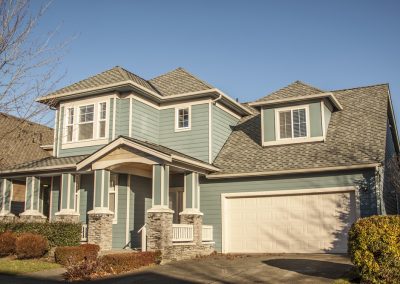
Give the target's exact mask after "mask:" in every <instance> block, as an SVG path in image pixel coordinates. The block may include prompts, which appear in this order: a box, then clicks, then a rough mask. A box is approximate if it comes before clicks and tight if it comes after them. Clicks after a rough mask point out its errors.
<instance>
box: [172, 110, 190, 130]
mask: <svg viewBox="0 0 400 284" xmlns="http://www.w3.org/2000/svg"><path fill="white" fill-rule="evenodd" d="M190 126H191V125H190V107H184V108H177V109H176V111H175V129H176V130H177V131H182V130H189V129H190Z"/></svg>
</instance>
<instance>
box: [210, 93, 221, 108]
mask: <svg viewBox="0 0 400 284" xmlns="http://www.w3.org/2000/svg"><path fill="white" fill-rule="evenodd" d="M220 99H222V95H221V94H219V96H218V98H216V99H214V100H212V101H211V103H212V104H214V105H215V104H216V103H217V101H219V100H220Z"/></svg>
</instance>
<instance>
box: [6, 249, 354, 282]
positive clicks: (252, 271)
mask: <svg viewBox="0 0 400 284" xmlns="http://www.w3.org/2000/svg"><path fill="white" fill-rule="evenodd" d="M351 269H352V265H351V264H350V262H349V259H348V257H347V256H342V255H327V254H315V255H310V254H306V255H302V254H284V255H241V256H215V257H208V258H204V259H195V260H190V261H180V262H174V263H170V264H167V265H162V266H154V267H150V268H146V269H142V270H140V271H137V272H134V273H130V274H125V275H123V276H119V277H115V278H110V279H102V280H97V281H92V282H91V283H99V284H100V283H116V284H125V283H126V284H128V283H332V282H333V281H334V280H335V279H339V278H341V277H343V276H345V275H346V274H347V273H348V272H349V271H350V270H351ZM46 274H47V275H46ZM50 274H51V273H50ZM59 276H60V275H58V276H57V275H56V276H55V275H54V273H52V274H51V275H49V272H42V275H40V273H35V275H32V274H31V275H29V276H28V275H27V276H25V277H11V276H4V275H3V276H0V283H16V284H19V283H28V284H30V283H32V284H36V283H38V284H39V283H60V282H58V281H57V280H60V278H59ZM79 283H82V282H79Z"/></svg>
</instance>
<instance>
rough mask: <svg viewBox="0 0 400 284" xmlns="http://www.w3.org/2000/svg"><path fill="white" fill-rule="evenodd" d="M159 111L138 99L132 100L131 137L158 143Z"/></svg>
mask: <svg viewBox="0 0 400 284" xmlns="http://www.w3.org/2000/svg"><path fill="white" fill-rule="evenodd" d="M159 119H160V114H159V111H158V110H157V109H155V108H153V107H151V106H149V105H147V104H144V103H142V102H140V101H138V100H135V99H133V100H132V137H134V138H136V139H140V140H144V141H150V142H153V143H158V123H159Z"/></svg>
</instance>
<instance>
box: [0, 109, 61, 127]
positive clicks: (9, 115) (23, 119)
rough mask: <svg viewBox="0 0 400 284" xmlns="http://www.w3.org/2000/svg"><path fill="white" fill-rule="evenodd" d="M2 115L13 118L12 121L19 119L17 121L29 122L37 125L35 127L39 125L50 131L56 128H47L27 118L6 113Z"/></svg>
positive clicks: (1, 113) (0, 113)
mask: <svg viewBox="0 0 400 284" xmlns="http://www.w3.org/2000/svg"><path fill="white" fill-rule="evenodd" d="M0 115H4V116H6V117H9V118H12V119H17V120H20V121H21V122H27V123H31V124H35V125H38V126H42V127H46V128H48V129H49V130H54V128H51V127H50V126H47V125H44V124H40V123H38V122H34V121H31V120H28V119H26V118H21V117H17V116H15V115H12V114H8V113H5V112H0Z"/></svg>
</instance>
